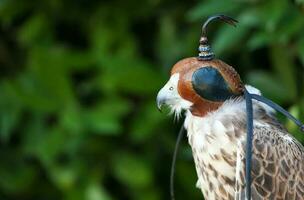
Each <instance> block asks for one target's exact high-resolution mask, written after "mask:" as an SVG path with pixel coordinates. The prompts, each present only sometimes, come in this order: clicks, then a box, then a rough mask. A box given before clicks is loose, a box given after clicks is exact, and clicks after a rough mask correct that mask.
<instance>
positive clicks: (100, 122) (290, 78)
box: [0, 0, 304, 200]
mask: <svg viewBox="0 0 304 200" xmlns="http://www.w3.org/2000/svg"><path fill="white" fill-rule="evenodd" d="M215 13H225V14H228V15H231V16H233V17H234V18H236V19H238V20H239V25H238V27H237V28H236V29H235V28H232V27H230V26H227V25H223V24H216V23H214V24H212V26H210V27H209V31H208V33H209V37H210V40H211V41H212V44H213V48H214V51H215V52H216V56H217V57H220V58H221V59H223V60H224V61H226V62H227V63H228V64H230V65H232V66H234V67H235V68H236V69H237V70H238V71H239V72H240V74H241V76H242V78H243V80H244V82H246V83H249V84H252V85H255V86H256V87H258V88H260V89H261V90H262V92H263V93H264V95H265V96H267V97H270V98H271V99H273V100H274V101H276V102H277V103H279V104H281V105H283V106H284V107H285V108H287V109H289V111H291V112H292V113H293V114H294V115H295V116H296V117H298V118H300V119H301V120H302V121H304V89H303V88H304V67H303V66H304V34H303V32H304V20H303V18H304V14H303V13H304V1H303V0H297V1H295V2H294V3H293V2H292V1H287V0H286V1H285V0H282V1H277V0H268V1H261V0H243V1H235V0H229V1H217V0H207V1H199V2H196V1H192V2H189V1H175V2H174V1H170V0H164V1H150V0H147V1H135V0H130V1H128V2H125V1H121V0H114V1H101V2H99V1H94V0H92V1H85V0H79V1H71V0H63V1H60V0H55V1H54V0H45V1H36V0H34V1H17V0H2V1H0V25H1V26H0V66H1V68H0V72H1V75H0V77H1V79H0V91H1V93H0V111H1V112H0V177H1V178H0V199H5V200H14V199H24V200H27V199H46V200H47V199H50V200H52V199H67V200H112V199H139V200H140V199H144V200H156V199H168V194H169V187H168V185H169V168H170V163H171V155H172V152H173V147H174V142H175V137H176V134H177V128H178V127H179V126H180V124H177V123H175V124H174V123H172V122H171V121H173V120H172V118H171V117H168V116H166V115H165V114H160V113H159V112H158V111H157V109H156V106H155V102H154V101H155V97H156V93H157V91H158V90H159V88H160V87H161V86H162V85H163V84H164V83H165V81H166V79H167V78H168V72H169V70H170V68H171V66H172V65H173V64H174V63H175V62H176V61H178V60H179V59H181V58H183V57H189V56H196V55H197V50H196V49H197V45H198V39H199V35H200V26H201V24H202V22H203V20H204V19H206V17H207V16H209V15H212V14H215ZM282 120H283V122H284V123H286V125H287V127H288V128H289V129H290V131H291V132H293V133H294V134H295V136H296V137H297V138H298V139H299V140H300V141H301V142H304V136H303V135H301V134H300V133H299V132H298V131H297V127H296V126H294V124H292V123H290V122H288V121H284V120H285V119H282ZM177 165H178V166H177V176H176V181H177V189H176V191H177V196H178V198H179V199H200V198H201V195H200V191H199V190H197V189H195V187H194V186H195V182H196V175H195V169H194V165H193V161H192V157H191V151H190V149H189V146H188V145H187V141H186V140H185V141H184V144H183V146H182V149H181V154H180V157H179V162H178V164H177Z"/></svg>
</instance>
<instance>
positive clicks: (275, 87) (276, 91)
mask: <svg viewBox="0 0 304 200" xmlns="http://www.w3.org/2000/svg"><path fill="white" fill-rule="evenodd" d="M247 80H248V83H249V84H250V85H253V86H254V87H257V88H258V89H260V90H261V92H262V94H263V95H264V96H266V97H267V98H269V99H272V100H273V101H275V102H276V103H278V104H283V103H285V102H288V101H290V100H291V99H292V96H291V94H290V92H291V91H290V90H289V89H288V88H287V87H285V85H282V84H281V81H280V79H278V78H276V77H275V76H274V75H273V74H270V73H267V72H265V71H252V72H251V73H249V74H248V76H247ZM281 94H284V95H281Z"/></svg>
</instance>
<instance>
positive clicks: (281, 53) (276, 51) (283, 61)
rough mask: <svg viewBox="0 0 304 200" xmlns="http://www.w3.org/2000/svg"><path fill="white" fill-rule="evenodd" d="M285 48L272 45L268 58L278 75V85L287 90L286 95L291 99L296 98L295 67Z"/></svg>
mask: <svg viewBox="0 0 304 200" xmlns="http://www.w3.org/2000/svg"><path fill="white" fill-rule="evenodd" d="M286 49H287V47H286V46H284V45H278V44H277V45H273V46H272V48H271V52H270V54H271V55H270V56H271V61H272V64H273V67H274V70H276V73H277V74H278V75H279V78H280V80H281V84H280V85H282V84H283V85H285V86H283V87H286V88H288V91H289V93H288V95H289V97H290V98H291V99H294V98H295V96H296V80H295V78H294V77H295V67H294V64H293V61H292V57H291V54H289V52H287V51H286Z"/></svg>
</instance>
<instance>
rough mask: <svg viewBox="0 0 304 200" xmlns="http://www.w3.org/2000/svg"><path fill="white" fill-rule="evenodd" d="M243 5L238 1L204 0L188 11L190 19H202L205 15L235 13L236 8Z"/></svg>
mask: <svg viewBox="0 0 304 200" xmlns="http://www.w3.org/2000/svg"><path fill="white" fill-rule="evenodd" d="M241 6H242V4H240V3H239V2H236V1H216V0H211V1H207V2H206V1H204V2H201V3H199V4H198V5H197V6H195V7H194V8H193V9H191V10H190V11H189V12H188V13H187V17H188V18H189V19H190V20H197V19H199V20H201V19H202V18H203V17H207V16H208V15H214V14H215V13H225V14H230V13H233V12H234V11H235V10H238V9H239V8H241Z"/></svg>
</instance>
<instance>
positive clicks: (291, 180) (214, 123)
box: [185, 98, 304, 200]
mask: <svg viewBox="0 0 304 200" xmlns="http://www.w3.org/2000/svg"><path fill="white" fill-rule="evenodd" d="M254 116H255V117H254V137H253V160H252V165H253V167H252V199H254V200H259V199H288V200H289V199H304V198H303V197H304V148H303V146H302V145H301V144H300V143H299V142H297V141H296V140H295V139H294V138H293V137H292V136H291V135H290V134H289V133H288V132H287V131H286V130H285V129H284V128H282V126H281V125H280V123H279V122H278V121H277V120H276V119H275V118H274V117H273V115H272V112H271V110H270V109H269V108H267V107H266V106H263V105H261V104H260V103H257V102H254ZM185 128H186V129H187V131H188V140H189V143H190V145H191V147H192V151H193V157H194V161H195V166H196V171H197V174H198V182H197V187H199V188H200V189H201V190H202V192H203V194H204V197H205V199H207V200H211V199H244V198H245V196H244V195H245V180H244V178H245V153H244V152H245V138H246V111H245V101H244V99H243V98H237V99H233V100H228V101H227V102H225V103H224V104H223V105H222V106H221V107H220V108H219V109H218V110H217V111H214V112H210V113H209V114H207V115H206V116H205V117H203V118H201V117H196V116H193V115H192V114H191V113H190V112H188V113H187V116H186V121H185ZM295 183H297V185H296V184H295Z"/></svg>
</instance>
